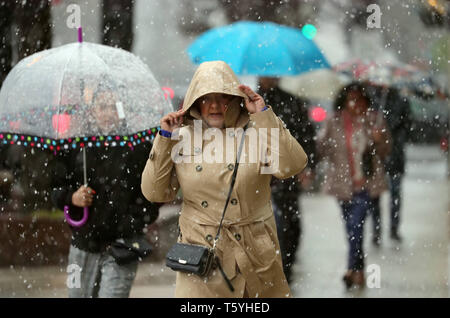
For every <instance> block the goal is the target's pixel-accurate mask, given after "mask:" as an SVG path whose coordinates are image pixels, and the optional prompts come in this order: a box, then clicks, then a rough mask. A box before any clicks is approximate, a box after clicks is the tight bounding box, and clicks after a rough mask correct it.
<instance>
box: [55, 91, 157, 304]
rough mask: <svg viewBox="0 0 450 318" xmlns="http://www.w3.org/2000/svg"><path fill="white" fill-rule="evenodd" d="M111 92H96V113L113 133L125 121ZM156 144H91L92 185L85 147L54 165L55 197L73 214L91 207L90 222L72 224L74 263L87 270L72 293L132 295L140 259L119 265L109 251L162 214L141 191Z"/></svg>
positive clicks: (71, 256)
mask: <svg viewBox="0 0 450 318" xmlns="http://www.w3.org/2000/svg"><path fill="white" fill-rule="evenodd" d="M112 99H113V97H112V94H111V93H109V92H100V93H96V94H94V97H93V102H94V103H96V106H95V107H94V110H93V117H94V118H95V119H96V121H97V125H98V128H99V134H101V135H112V134H115V131H117V125H122V123H121V122H120V120H119V118H118V116H117V111H116V110H115V106H114V105H115V104H114V103H111V100H112ZM150 148H151V147H150V145H149V144H147V143H141V144H139V145H137V146H135V147H134V149H130V148H129V147H127V146H125V147H122V146H119V145H116V146H114V145H113V144H111V146H107V147H103V148H87V149H86V159H87V160H86V165H87V184H88V186H85V185H84V184H83V152H82V151H81V150H80V151H73V152H70V153H69V152H67V153H64V154H62V155H61V158H59V159H60V160H58V163H57V164H56V168H55V169H54V180H53V181H54V187H53V190H52V194H51V197H52V201H53V203H54V204H55V205H56V206H57V207H58V208H59V209H61V210H62V209H64V206H69V213H70V216H71V218H72V219H75V220H79V219H81V217H82V213H83V208H84V207H86V206H88V207H89V218H88V220H87V223H85V224H84V225H83V226H81V227H79V228H74V227H72V228H71V229H72V243H71V247H70V252H69V266H70V265H71V264H76V265H78V266H79V268H80V269H81V286H80V288H69V297H128V296H129V292H130V289H131V286H132V283H133V281H134V277H135V275H136V271H137V265H138V261H137V260H136V261H131V262H129V263H127V264H123V265H119V264H117V262H115V260H114V258H113V257H112V256H111V255H110V253H109V252H108V247H109V246H110V245H111V243H113V242H115V241H117V240H118V239H126V238H135V237H142V236H143V235H144V232H143V230H144V229H145V227H146V226H147V225H149V224H151V223H153V222H154V221H155V220H156V218H157V217H158V208H159V205H155V204H153V203H150V202H148V201H147V200H146V199H145V198H144V197H143V195H142V193H141V191H140V177H141V172H142V170H143V169H144V164H145V161H146V158H147V156H148V153H149V151H150Z"/></svg>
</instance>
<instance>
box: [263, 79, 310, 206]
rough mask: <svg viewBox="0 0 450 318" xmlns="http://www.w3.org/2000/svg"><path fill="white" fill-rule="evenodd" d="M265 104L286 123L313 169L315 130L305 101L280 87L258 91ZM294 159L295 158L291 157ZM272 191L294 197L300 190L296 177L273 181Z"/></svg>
mask: <svg viewBox="0 0 450 318" xmlns="http://www.w3.org/2000/svg"><path fill="white" fill-rule="evenodd" d="M258 94H260V95H261V96H262V97H263V99H264V101H265V102H266V104H267V105H270V106H272V109H273V111H274V112H275V114H276V115H277V116H278V117H280V119H281V120H282V121H283V122H284V123H285V124H286V127H287V128H288V129H289V131H290V133H291V135H292V136H293V137H294V138H295V139H296V140H297V141H298V143H299V144H300V145H301V146H302V147H303V149H304V150H305V153H306V155H307V156H308V167H310V168H312V169H314V167H315V165H316V161H317V160H316V159H317V156H316V144H315V141H314V136H315V130H314V127H313V126H312V124H311V122H310V120H309V117H308V108H307V101H306V100H303V99H301V98H298V97H295V96H293V95H291V94H289V93H287V92H285V91H283V90H281V89H280V88H278V87H277V88H273V89H270V90H268V91H266V90H262V89H260V90H259V91H258ZM292 159H293V160H295V158H292ZM272 188H273V189H272V190H273V191H272V193H275V194H277V193H278V194H280V195H282V196H286V195H289V194H292V195H293V196H295V198H296V197H297V196H298V194H299V192H300V188H299V186H298V183H297V181H296V177H292V178H290V179H286V180H281V181H278V180H277V181H276V182H274V184H273V186H272Z"/></svg>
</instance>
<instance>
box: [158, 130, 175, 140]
mask: <svg viewBox="0 0 450 318" xmlns="http://www.w3.org/2000/svg"><path fill="white" fill-rule="evenodd" d="M159 134H160V135H161V136H163V137H167V138H170V137H172V133H171V132H170V131H167V130H164V129H161V130H160V131H159Z"/></svg>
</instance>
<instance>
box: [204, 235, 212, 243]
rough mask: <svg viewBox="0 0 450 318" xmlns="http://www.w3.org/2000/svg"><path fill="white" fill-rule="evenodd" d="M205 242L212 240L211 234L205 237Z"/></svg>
mask: <svg viewBox="0 0 450 318" xmlns="http://www.w3.org/2000/svg"><path fill="white" fill-rule="evenodd" d="M205 238H206V240H207V241H208V242H211V241H212V239H213V237H212V235H211V234H208V235H206V237H205Z"/></svg>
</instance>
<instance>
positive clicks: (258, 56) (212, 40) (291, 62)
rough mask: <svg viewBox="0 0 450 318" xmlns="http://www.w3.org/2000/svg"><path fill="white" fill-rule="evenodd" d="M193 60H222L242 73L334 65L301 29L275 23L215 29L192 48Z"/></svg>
mask: <svg viewBox="0 0 450 318" xmlns="http://www.w3.org/2000/svg"><path fill="white" fill-rule="evenodd" d="M188 54H189V57H190V58H191V60H192V62H193V63H195V64H200V63H202V62H206V61H214V60H222V61H225V62H226V63H228V64H229V65H230V66H231V68H232V69H233V71H234V72H235V73H236V74H238V75H247V74H248V75H258V76H282V75H297V74H301V73H304V72H309V71H312V70H315V69H320V68H330V65H329V64H328V62H327V60H326V58H325V57H324V56H323V54H322V53H321V52H320V50H319V48H318V47H317V45H316V44H315V43H314V41H312V40H310V39H308V38H306V37H305V36H304V35H303V34H302V32H301V31H300V30H299V29H295V28H290V27H286V26H282V25H278V24H275V23H272V22H249V21H242V22H236V23H233V24H230V25H227V26H224V27H219V28H215V29H211V30H209V31H207V32H205V33H204V34H202V35H201V36H200V37H199V38H198V39H197V40H196V41H194V43H193V44H191V45H190V47H189V48H188Z"/></svg>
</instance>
